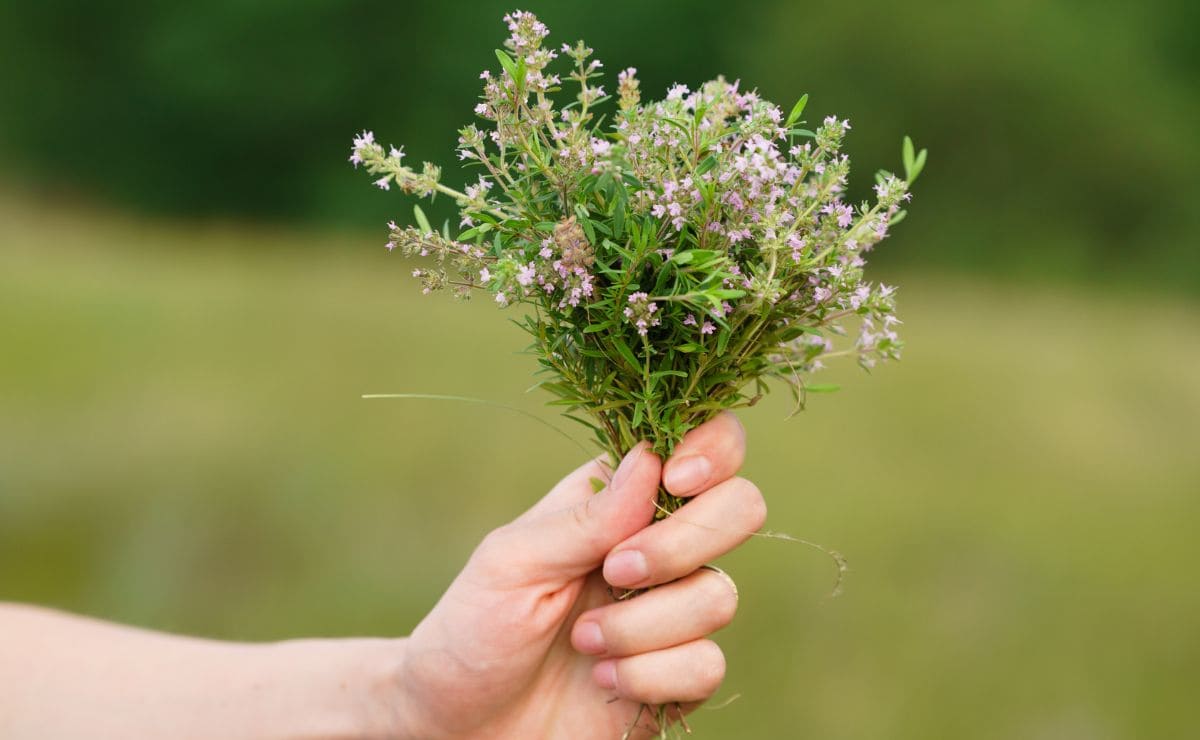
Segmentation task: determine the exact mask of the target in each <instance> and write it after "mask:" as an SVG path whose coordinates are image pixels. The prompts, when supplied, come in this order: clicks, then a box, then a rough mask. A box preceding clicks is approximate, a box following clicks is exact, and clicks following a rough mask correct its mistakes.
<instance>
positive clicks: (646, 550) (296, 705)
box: [0, 413, 766, 740]
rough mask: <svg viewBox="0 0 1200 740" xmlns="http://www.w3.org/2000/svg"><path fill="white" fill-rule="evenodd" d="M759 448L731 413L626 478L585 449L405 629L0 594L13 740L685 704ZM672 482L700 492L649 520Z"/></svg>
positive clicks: (749, 526)
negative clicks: (298, 623) (307, 624)
mask: <svg viewBox="0 0 1200 740" xmlns="http://www.w3.org/2000/svg"><path fill="white" fill-rule="evenodd" d="M744 454H745V438H744V435H743V432H742V428H741V425H740V424H739V423H738V422H737V420H736V419H735V418H734V417H733V416H732V415H731V414H728V413H727V414H722V415H721V416H718V417H717V418H715V419H713V420H712V421H709V422H708V423H706V424H704V425H702V426H700V427H697V428H696V429H694V430H692V432H691V433H689V435H688V436H687V437H686V438H685V439H684V441H683V442H682V443H681V444H680V445H679V446H678V447H677V448H676V450H675V453H674V454H673V455H672V456H671V458H670V459H669V460H668V461H667V462H666V464H665V465H664V464H662V463H661V462H660V460H659V458H658V457H657V456H656V455H654V454H653V453H651V452H650V451H649V447H648V445H646V444H645V443H643V444H640V445H638V446H637V447H635V448H634V449H633V450H632V451H631V452H630V453H629V455H627V456H626V457H625V459H624V460H623V461H622V462H621V465H620V466H618V468H617V470H616V471H615V472H613V473H612V474H611V475H610V473H609V471H608V470H607V468H606V467H605V466H604V465H602V464H601V463H600V462H599V461H592V462H589V463H587V464H585V465H583V466H582V467H580V468H579V469H577V470H575V471H574V472H573V473H571V474H569V475H568V476H567V477H565V478H564V479H563V480H562V481H560V482H559V483H558V485H556V486H555V487H554V488H553V489H552V490H551V491H550V492H549V493H548V494H546V496H545V497H544V498H542V500H540V501H539V502H538V503H536V504H535V505H534V506H533V507H532V508H531V509H529V510H528V511H526V512H525V513H524V514H522V515H521V516H520V517H518V518H517V519H516V520H514V521H512V522H511V523H509V524H506V525H504V526H502V527H500V528H498V529H496V530H494V531H493V532H491V533H490V534H488V535H487V537H485V538H484V540H483V542H482V543H481V544H480V545H479V547H478V548H477V549H476V550H475V552H474V553H473V554H472V555H471V557H470V559H469V561H468V562H467V564H466V566H465V567H464V568H463V570H462V572H461V573H460V574H459V575H458V577H457V578H456V579H455V580H454V582H453V583H452V584H451V585H450V587H449V588H448V589H447V591H446V593H445V595H444V596H443V597H442V598H441V600H440V601H439V602H438V603H437V605H436V606H435V607H434V608H433V610H432V611H430V613H429V614H428V616H426V617H425V619H423V620H422V621H421V623H420V624H419V625H418V626H417V628H416V629H415V630H414V631H413V633H412V634H411V635H410V636H409V637H407V638H378V639H376V638H372V639H311V640H293V641H287V642H280V643H270V644H239V643H224V642H218V641H211V640H200V639H194V638H188V637H179V636H174V635H165V634H159V633H154V632H149V631H145V630H140V629H134V628H129V627H122V626H117V625H112V624H107V623H103V622H98V621H94V620H90V619H85V618H81V617H74V616H69V615H65V614H60V613H56V612H51V611H46V610H42V609H38V608H35V607H27V606H21V605H4V604H0V737H5V738H45V737H89V738H130V737H176V738H192V737H194V738H209V737H221V738H230V739H233V738H247V739H251V738H254V739H257V738H316V737H321V738H326V737H347V738H349V737H354V738H401V739H407V738H420V739H421V740H441V739H450V738H477V737H499V738H507V737H512V738H559V737H569V738H596V739H597V740H613V739H615V738H620V737H621V736H622V733H624V732H625V731H626V729H627V728H628V727H629V726H630V722H631V721H632V720H633V718H634V716H635V715H636V714H637V713H638V711H639V708H640V707H641V706H642V705H643V704H649V705H667V706H669V707H671V711H673V712H678V711H679V710H682V711H683V712H685V713H686V712H688V711H690V710H692V709H694V708H695V707H697V706H699V705H700V704H701V703H702V702H704V701H705V700H707V699H708V698H709V697H710V696H712V694H713V693H714V692H715V691H716V690H717V688H718V687H719V686H720V684H721V680H722V678H723V677H724V672H725V659H724V657H723V655H722V653H721V651H720V649H719V648H718V647H717V646H716V644H715V643H714V642H712V641H711V640H710V639H708V636H709V635H710V634H711V633H713V632H715V631H716V630H719V629H720V628H722V627H724V626H725V625H727V624H728V623H729V622H730V620H731V619H732V618H733V615H734V612H735V611H736V608H737V591H736V588H735V587H734V585H733V582H732V581H731V580H730V579H729V577H728V576H726V575H725V574H723V573H721V572H718V571H716V570H711V569H708V568H705V567H704V565H705V564H706V563H708V562H709V561H711V560H714V559H716V558H718V557H720V556H721V555H723V554H725V553H727V552H729V551H730V550H732V549H734V548H735V547H737V546H738V545H739V544H741V543H742V542H743V541H745V540H746V539H747V538H748V537H749V536H750V535H751V533H753V532H754V531H756V530H757V529H759V527H761V526H762V524H763V521H764V519H765V516H766V509H765V506H764V504H763V500H762V496H761V495H760V494H759V492H758V490H757V489H756V488H755V487H754V486H753V484H751V483H749V482H748V481H746V480H744V479H742V478H738V477H737V471H738V469H739V468H740V467H741V464H742V460H743V458H744ZM591 478H599V479H601V480H608V485H607V486H606V487H605V488H604V490H602V491H601V492H599V493H593V489H592V486H591V482H590V479H591ZM660 481H662V482H663V484H664V485H665V486H666V487H667V489H668V490H670V491H671V492H672V493H674V494H676V495H678V496H682V497H687V498H688V503H687V504H686V505H685V506H683V507H682V508H681V509H680V510H679V511H678V512H676V514H675V515H674V516H672V517H669V518H667V519H665V520H662V521H658V522H653V517H654V512H655V508H654V498H655V494H656V491H657V486H658V484H659V482H660ZM652 522H653V523H652ZM649 586H655V588H652V589H650V590H648V591H646V592H644V593H642V594H641V595H639V596H637V597H636V598H632V599H625V600H619V601H614V599H613V597H612V593H611V592H612V590H615V591H617V592H620V591H621V590H623V589H642V588H646V587H649ZM641 716H642V722H641V724H642V725H644V726H645V727H643V728H642V729H638V730H636V731H635V733H634V734H633V735H632V737H646V736H647V735H649V734H650V727H649V725H650V724H651V718H652V715H651V714H648V713H643V714H642V715H641Z"/></svg>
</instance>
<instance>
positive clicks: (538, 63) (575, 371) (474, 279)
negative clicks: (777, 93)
mask: <svg viewBox="0 0 1200 740" xmlns="http://www.w3.org/2000/svg"><path fill="white" fill-rule="evenodd" d="M504 20H505V23H506V24H507V26H508V29H509V33H510V35H509V38H508V39H507V40H506V41H505V43H504V47H505V48H504V49H502V50H497V51H496V57H497V60H498V62H499V69H497V70H485V71H484V72H483V73H482V74H481V75H480V78H481V79H482V81H483V93H482V96H481V99H480V102H479V103H478V105H476V106H475V115H476V116H477V117H478V118H479V119H480V120H479V122H478V123H476V124H471V125H468V126H466V127H464V128H463V129H461V130H460V131H459V139H458V157H459V159H460V160H461V161H462V162H463V163H464V164H465V165H468V166H474V167H478V168H479V170H480V172H479V175H478V177H477V179H476V180H475V182H473V183H472V184H470V185H468V186H466V187H465V188H464V189H463V190H461V191H460V190H456V189H454V188H451V187H448V186H446V185H445V184H443V183H442V182H441V169H440V168H438V167H437V166H435V165H433V164H430V163H424V164H423V165H422V166H421V167H420V168H419V169H418V168H413V167H410V166H408V165H406V164H404V163H403V158H404V152H403V150H402V149H399V148H396V147H388V148H386V149H385V148H384V146H383V145H382V144H380V143H378V142H376V140H375V137H374V135H373V134H371V133H370V132H364V133H362V134H361V135H359V136H357V137H355V139H354V142H353V147H352V150H351V155H350V161H351V162H352V163H353V164H354V165H355V166H356V167H362V168H364V169H365V170H366V171H367V172H369V173H370V174H371V176H372V177H373V178H375V180H374V182H375V185H377V186H378V187H380V188H383V189H389V188H390V187H391V186H392V185H396V186H397V187H398V188H399V189H400V190H402V191H403V192H405V193H408V194H415V195H418V196H422V197H436V196H437V195H438V194H439V193H440V194H442V195H444V196H449V197H450V198H453V199H454V201H455V203H456V204H457V206H458V208H459V211H460V220H459V226H458V229H459V230H458V231H457V233H456V234H452V233H451V232H450V228H449V225H447V227H445V228H443V229H442V230H441V231H440V232H439V231H435V230H434V229H432V228H431V227H430V225H429V223H428V221H427V219H426V218H425V216H424V214H423V213H422V212H421V211H420V209H419V208H417V209H416V211H415V217H416V218H415V221H416V224H415V225H414V226H409V227H400V226H397V225H396V224H395V223H389V224H388V228H389V234H388V242H387V247H388V249H389V250H391V249H399V250H401V251H402V252H403V253H404V254H406V255H410V256H415V257H424V258H427V259H426V261H425V262H423V263H422V265H423V266H422V267H420V268H418V269H417V270H416V271H415V272H414V275H416V276H417V277H418V278H419V279H420V280H421V284H422V288H423V289H424V290H425V291H426V292H430V291H436V290H442V289H450V290H453V291H454V292H455V293H456V294H457V295H459V296H462V297H464V298H465V297H469V296H470V295H471V294H472V293H473V292H476V291H482V292H486V293H488V294H490V295H491V296H493V298H494V300H495V301H496V302H497V303H499V304H501V305H505V306H507V305H512V304H523V305H525V306H527V307H528V309H529V310H528V312H527V315H526V316H525V318H524V323H523V326H524V327H525V329H526V330H527V331H528V332H529V334H530V335H531V337H532V339H533V348H534V350H535V352H534V353H535V355H536V356H537V357H538V358H539V362H540V364H541V366H542V370H543V371H544V375H545V378H544V380H543V382H542V383H541V386H542V387H543V388H545V389H546V390H548V391H550V392H551V393H552V394H554V395H555V396H556V397H557V401H556V402H557V403H560V404H562V405H563V406H565V407H566V409H567V412H568V413H569V414H570V415H572V416H573V417H574V418H576V419H578V420H579V421H581V422H583V423H585V424H586V425H587V426H589V427H590V428H591V429H592V430H593V431H594V432H595V435H596V439H597V441H598V442H599V444H600V445H601V446H602V447H603V448H604V449H606V450H608V451H609V452H610V453H611V454H613V455H614V456H618V457H619V456H620V455H621V454H622V453H623V452H624V451H625V450H627V449H628V448H629V447H630V446H632V445H633V444H634V443H635V442H636V440H638V439H651V440H653V441H654V443H655V446H656V448H657V450H658V451H659V452H661V453H669V452H670V450H671V449H672V447H673V446H674V445H675V444H676V443H677V442H678V441H679V440H680V439H681V438H682V436H683V434H684V433H686V432H687V431H688V430H689V429H691V428H692V427H694V426H696V425H698V424H700V423H702V422H703V421H705V420H706V419H708V418H709V417H711V416H713V415H714V414H716V413H718V412H720V411H721V410H724V409H728V408H734V407H738V406H745V405H750V404H753V403H755V402H756V401H757V400H758V399H759V398H760V397H761V395H762V394H763V393H765V392H766V390H767V388H768V386H767V384H766V382H765V381H767V380H769V379H775V380H778V381H781V382H782V383H784V384H785V385H786V386H788V387H789V388H790V389H791V391H792V392H793V393H794V394H795V397H796V401H797V403H798V404H802V403H803V401H804V398H805V394H806V392H811V391H814V390H818V389H820V388H822V386H817V385H813V384H810V383H808V382H807V381H806V377H807V376H808V374H810V373H812V372H815V371H817V370H819V369H820V368H822V367H823V366H824V364H825V362H827V361H828V360H830V359H831V358H834V357H839V356H849V357H853V358H856V359H857V361H858V363H859V364H860V365H862V366H863V367H864V368H871V367H873V366H874V365H875V364H876V363H877V362H879V361H881V360H889V359H896V358H898V357H899V353H900V349H901V346H902V345H901V341H900V338H899V336H898V334H897V331H896V330H897V326H898V325H899V323H900V322H899V320H898V319H897V318H896V315H895V290H894V288H892V287H891V286H886V285H880V284H876V283H872V282H869V281H867V280H866V279H865V278H864V272H863V270H864V267H865V264H866V255H867V253H869V252H870V251H871V249H872V248H873V247H874V246H875V245H876V244H877V243H878V242H879V241H880V240H882V239H883V238H885V237H886V236H887V235H888V232H889V229H890V228H891V226H892V225H894V224H896V223H898V222H899V221H900V220H901V219H902V218H903V216H904V211H903V210H902V209H903V207H904V205H905V203H906V202H907V201H908V199H909V186H910V185H911V183H912V181H913V180H914V179H915V178H916V177H917V175H918V174H919V173H920V171H921V169H922V168H923V166H924V164H925V155H926V153H925V151H924V150H922V151H920V152H919V153H918V152H916V151H914V148H913V146H912V142H911V140H909V139H907V138H905V140H904V147H903V150H902V155H903V164H904V174H903V176H902V177H901V176H899V175H895V174H892V173H889V172H880V173H878V174H877V175H876V185H875V188H874V191H875V199H874V202H863V203H856V202H852V201H851V200H850V199H849V198H848V196H847V181H848V177H849V173H850V161H849V158H848V157H847V156H846V154H845V153H843V152H842V143H843V140H844V138H845V136H846V135H847V133H848V132H849V131H850V122H849V121H846V120H843V119H839V118H837V117H835V116H828V117H826V118H824V119H823V120H822V121H821V123H820V124H819V125H815V126H813V127H812V128H811V129H810V128H806V127H805V124H804V121H803V120H802V116H803V114H804V110H805V107H806V103H807V96H804V97H802V98H801V99H800V100H799V102H798V103H797V104H796V105H795V106H794V107H793V108H792V109H791V110H790V112H787V113H785V112H784V110H783V109H781V108H780V107H779V106H777V105H775V104H774V103H772V102H770V101H768V100H764V99H763V98H761V97H760V96H759V95H758V94H757V93H756V92H755V91H754V90H752V89H746V88H744V87H743V86H742V85H741V84H740V83H739V82H737V81H734V82H730V81H727V80H725V79H723V78H717V79H715V80H712V81H709V82H706V83H704V84H702V85H699V86H698V87H696V88H694V89H693V88H691V87H689V86H688V85H684V84H676V85H673V86H672V87H671V88H670V89H669V90H667V91H666V94H665V96H664V97H663V98H662V99H661V100H656V101H643V91H642V90H641V87H640V84H639V82H638V79H637V71H636V70H635V69H633V68H628V69H624V70H623V71H621V72H619V73H618V75H617V84H616V88H615V93H616V101H615V105H614V106H613V107H614V108H615V110H612V109H611V108H610V109H607V110H606V111H605V114H606V115H604V116H601V115H599V114H598V109H599V108H600V107H601V106H603V105H604V104H605V103H606V102H608V100H609V98H608V94H607V93H606V91H605V88H604V86H603V85H602V84H600V83H601V79H600V78H601V76H602V71H601V70H602V69H603V65H602V64H601V63H600V62H599V61H598V60H596V59H594V58H593V56H592V54H593V51H592V49H590V48H588V47H587V46H586V45H585V44H584V43H583V42H582V41H581V42H579V43H577V44H575V45H573V46H572V45H567V44H563V45H561V46H558V47H552V46H551V45H548V44H547V43H546V39H547V36H548V35H549V31H548V29H547V28H546V26H545V25H544V24H543V23H542V22H541V21H539V20H538V19H537V18H536V17H535V16H534V15H533V14H531V13H527V12H521V11H517V12H513V13H510V14H509V15H507V16H505V18H504ZM555 70H557V71H555ZM564 79H565V80H567V81H568V83H567V86H569V87H570V88H571V93H570V94H568V93H567V92H566V91H565V90H564V82H563V80H564ZM679 503H680V502H679V501H678V500H676V499H674V498H673V497H671V496H669V495H668V494H666V493H665V492H663V493H661V494H660V498H659V505H660V507H661V508H662V510H663V511H664V512H669V511H672V510H674V509H675V508H676V507H677V506H678V505H679Z"/></svg>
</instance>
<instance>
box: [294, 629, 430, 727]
mask: <svg viewBox="0 0 1200 740" xmlns="http://www.w3.org/2000/svg"><path fill="white" fill-rule="evenodd" d="M406 645H407V640H406V639H403V638H401V639H384V638H380V639H373V638H337V639H317V640H295V641H288V642H282V643H276V644H275V645H273V646H271V648H272V650H273V652H274V653H275V659H274V661H273V662H274V663H275V664H276V669H275V672H277V675H278V676H279V677H280V683H282V684H284V685H286V684H292V682H296V683H294V684H293V691H292V692H289V693H291V694H292V697H291V700H290V701H288V702H287V704H289V705H291V707H292V709H291V710H290V711H285V713H290V712H291V711H294V712H295V714H294V715H292V716H291V717H290V718H283V719H284V724H286V725H288V726H291V725H295V727H294V728H293V729H294V730H295V734H294V735H293V734H292V733H284V735H285V736H292V737H314V736H315V737H331V738H347V739H349V738H356V739H368V740H375V739H378V740H414V738H415V735H414V734H413V733H412V732H411V731H410V724H411V722H410V720H411V713H410V712H409V709H408V707H407V695H406V692H405V688H404V684H403V681H402V680H401V672H402V668H403V664H404V654H405V649H406ZM289 720H290V724H289Z"/></svg>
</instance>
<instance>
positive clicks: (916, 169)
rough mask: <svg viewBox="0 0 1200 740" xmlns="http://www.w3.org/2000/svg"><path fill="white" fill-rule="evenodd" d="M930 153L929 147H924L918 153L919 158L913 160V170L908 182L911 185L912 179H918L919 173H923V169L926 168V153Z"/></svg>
mask: <svg viewBox="0 0 1200 740" xmlns="http://www.w3.org/2000/svg"><path fill="white" fill-rule="evenodd" d="M928 153H929V150H928V149H922V150H921V151H920V152H919V153H918V154H917V159H916V161H915V162H913V168H912V172H910V173H909V175H908V182H909V184H910V185H911V184H912V181H913V180H915V179H917V175H920V174H921V170H923V169H925V155H926V154H928Z"/></svg>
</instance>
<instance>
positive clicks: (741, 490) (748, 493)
mask: <svg viewBox="0 0 1200 740" xmlns="http://www.w3.org/2000/svg"><path fill="white" fill-rule="evenodd" d="M737 481H738V485H737V495H738V497H739V499H740V501H739V504H740V506H739V508H740V510H741V511H742V512H743V513H744V514H745V516H746V520H747V522H748V524H749V525H750V527H751V528H752V529H754V530H758V529H759V528H761V527H762V525H764V524H766V522H767V501H766V499H764V498H763V495H762V491H760V490H758V486H756V485H754V484H753V483H751V482H750V481H748V480H746V479H745V478H738V479H737Z"/></svg>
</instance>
